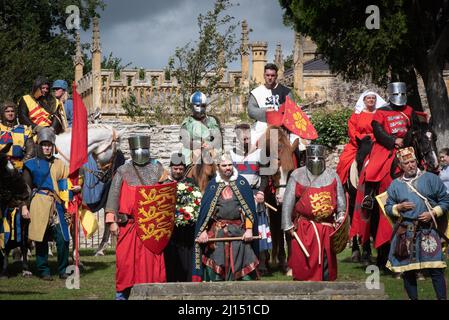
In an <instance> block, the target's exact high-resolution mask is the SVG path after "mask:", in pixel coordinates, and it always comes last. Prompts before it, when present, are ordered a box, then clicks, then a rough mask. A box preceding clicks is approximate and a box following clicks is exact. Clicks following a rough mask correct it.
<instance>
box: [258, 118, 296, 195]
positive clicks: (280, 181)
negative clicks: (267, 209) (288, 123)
mask: <svg viewBox="0 0 449 320" xmlns="http://www.w3.org/2000/svg"><path fill="white" fill-rule="evenodd" d="M261 141H262V145H261V149H262V156H261V157H262V163H263V162H266V161H269V167H268V168H262V169H261V173H262V174H263V172H262V170H267V173H268V171H269V172H270V173H268V174H269V175H271V176H272V180H273V185H274V187H275V188H276V198H277V200H278V202H279V203H281V202H282V198H283V194H284V191H285V187H286V185H287V179H288V175H289V173H290V172H291V171H293V170H294V169H295V167H296V166H295V162H294V158H295V150H296V149H297V148H298V144H299V140H298V139H296V140H295V141H294V142H293V144H292V143H290V138H289V136H288V133H287V132H286V131H285V130H284V129H283V128H281V127H277V126H269V127H268V128H267V131H266V132H265V135H264V137H263V139H261ZM264 158H265V159H264ZM264 160H265V161H264Z"/></svg>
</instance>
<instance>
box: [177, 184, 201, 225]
mask: <svg viewBox="0 0 449 320" xmlns="http://www.w3.org/2000/svg"><path fill="white" fill-rule="evenodd" d="M201 198H202V194H201V192H200V189H199V188H198V187H196V186H194V185H192V184H190V183H186V182H181V183H178V191H177V201H176V221H175V224H176V226H178V227H180V226H187V225H191V224H194V223H195V222H196V221H197V220H198V215H199V213H200V204H201Z"/></svg>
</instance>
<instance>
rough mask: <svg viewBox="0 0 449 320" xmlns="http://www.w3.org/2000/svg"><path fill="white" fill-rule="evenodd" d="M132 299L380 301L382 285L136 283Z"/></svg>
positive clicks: (356, 283)
mask: <svg viewBox="0 0 449 320" xmlns="http://www.w3.org/2000/svg"><path fill="white" fill-rule="evenodd" d="M130 299H131V300H285V299H288V300H382V299H387V295H386V294H385V291H384V287H383V284H380V288H379V289H368V288H367V287H366V286H365V283H364V282H300V281H291V282H290V281H248V282H243V281H239V282H201V283H152V284H140V285H135V286H134V287H133V289H132V290H131V295H130Z"/></svg>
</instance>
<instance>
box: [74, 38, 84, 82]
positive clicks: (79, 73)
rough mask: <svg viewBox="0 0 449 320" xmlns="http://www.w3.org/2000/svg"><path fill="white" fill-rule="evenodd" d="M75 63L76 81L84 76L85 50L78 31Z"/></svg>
mask: <svg viewBox="0 0 449 320" xmlns="http://www.w3.org/2000/svg"><path fill="white" fill-rule="evenodd" d="M73 65H74V66H75V83H78V81H79V80H80V79H81V78H82V77H83V67H84V60H83V52H82V51H81V43H80V33H79V32H77V33H76V52H75V56H74V57H73Z"/></svg>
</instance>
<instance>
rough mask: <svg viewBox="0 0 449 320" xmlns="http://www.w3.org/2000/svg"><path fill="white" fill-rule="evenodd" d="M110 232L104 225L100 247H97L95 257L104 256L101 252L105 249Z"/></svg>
mask: <svg viewBox="0 0 449 320" xmlns="http://www.w3.org/2000/svg"><path fill="white" fill-rule="evenodd" d="M109 236H110V231H109V228H108V227H107V225H106V223H105V227H104V231H103V238H102V239H101V242H100V245H99V246H98V249H97V252H95V256H104V252H103V250H104V249H106V245H107V244H108V242H109Z"/></svg>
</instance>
